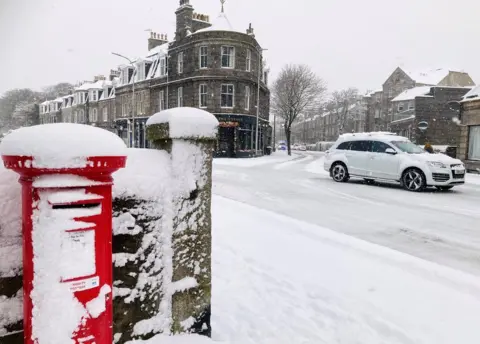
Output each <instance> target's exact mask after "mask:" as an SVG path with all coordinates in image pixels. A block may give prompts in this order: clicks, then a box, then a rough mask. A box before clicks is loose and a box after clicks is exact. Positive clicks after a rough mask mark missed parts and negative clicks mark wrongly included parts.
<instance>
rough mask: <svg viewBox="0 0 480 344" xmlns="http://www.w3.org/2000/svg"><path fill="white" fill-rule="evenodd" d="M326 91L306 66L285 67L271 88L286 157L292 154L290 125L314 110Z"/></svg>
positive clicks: (321, 82) (319, 80)
mask: <svg viewBox="0 0 480 344" xmlns="http://www.w3.org/2000/svg"><path fill="white" fill-rule="evenodd" d="M326 90H327V87H326V83H325V82H324V81H323V80H322V79H321V78H319V77H318V76H317V75H316V74H315V73H314V72H313V71H312V70H311V69H310V67H308V66H306V65H287V66H285V67H283V69H282V71H281V72H280V75H279V76H278V78H277V79H276V80H275V82H274V84H273V87H272V110H273V111H275V113H276V114H277V116H280V117H281V118H283V119H284V130H285V137H286V140H287V149H288V155H291V154H292V151H291V147H290V139H291V133H292V130H291V129H292V124H293V123H294V122H295V120H296V119H297V117H298V116H299V115H300V114H302V113H305V114H306V113H307V112H308V111H309V110H310V109H312V108H316V107H317V106H318V104H319V103H320V101H321V99H322V98H323V96H324V94H325V92H326Z"/></svg>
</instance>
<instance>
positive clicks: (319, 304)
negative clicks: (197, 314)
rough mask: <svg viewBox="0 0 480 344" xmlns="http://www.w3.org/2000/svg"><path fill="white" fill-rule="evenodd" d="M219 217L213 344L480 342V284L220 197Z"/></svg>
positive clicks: (479, 280)
mask: <svg viewBox="0 0 480 344" xmlns="http://www.w3.org/2000/svg"><path fill="white" fill-rule="evenodd" d="M213 214H214V218H213V219H214V236H213V237H214V242H213V255H214V256H213V304H212V314H213V318H212V326H213V331H214V335H213V338H214V340H221V341H227V342H229V343H242V344H247V343H257V344H263V343H268V344H291V343H315V344H316V343H329V344H333V343H335V344H336V343H342V344H343V343H345V344H347V343H348V344H353V343H358V344H365V343H368V344H376V343H379V344H380V343H388V344H397V343H402V344H414V343H415V344H423V343H431V344H441V343H445V344H447V343H448V344H452V343H462V344H466V343H472V344H473V343H478V342H480V331H479V330H478V324H479V323H480V312H478V310H479V309H480V278H477V277H474V276H471V275H468V274H466V273H463V272H460V271H455V270H453V269H450V268H446V267H443V266H440V265H437V264H434V263H430V262H427V261H424V260H421V259H418V258H415V257H412V256H410V255H406V254H403V253H400V252H396V251H394V250H391V249H388V248H385V247H382V246H379V245H375V244H371V243H368V242H365V241H362V240H358V239H355V238H353V237H351V236H347V235H344V234H340V233H337V232H335V231H332V230H330V229H326V228H322V227H319V226H317V225H313V224H309V223H306V222H303V221H299V220H295V219H292V218H289V217H286V216H283V215H279V214H275V213H273V212H270V211H266V210H262V209H258V208H256V207H252V206H250V205H246V204H243V203H240V202H237V201H232V200H229V199H226V198H223V197H220V196H216V197H214V201H213ZM159 343H160V342H159Z"/></svg>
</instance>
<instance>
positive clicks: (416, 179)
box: [402, 168, 427, 192]
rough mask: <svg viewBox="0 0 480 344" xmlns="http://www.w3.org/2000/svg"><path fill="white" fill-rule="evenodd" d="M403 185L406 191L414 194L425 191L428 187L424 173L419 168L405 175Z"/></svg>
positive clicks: (412, 169) (411, 169)
mask: <svg viewBox="0 0 480 344" xmlns="http://www.w3.org/2000/svg"><path fill="white" fill-rule="evenodd" d="M402 184H403V187H404V188H405V189H406V190H408V191H414V192H419V191H423V190H424V189H425V188H426V186H427V182H426V180H425V176H424V174H423V172H422V171H420V170H419V169H417V168H410V169H408V170H406V171H405V172H404V173H403V176H402Z"/></svg>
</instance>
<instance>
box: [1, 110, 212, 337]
mask: <svg viewBox="0 0 480 344" xmlns="http://www.w3.org/2000/svg"><path fill="white" fill-rule="evenodd" d="M185 111H187V112H185ZM166 115H167V116H165V114H163V115H160V116H158V115H157V116H154V117H152V121H150V126H149V128H148V133H149V139H150V140H151V141H152V143H153V146H155V147H156V149H148V150H147V149H142V150H140V149H130V150H129V152H128V159H127V167H126V168H125V169H122V170H120V171H118V172H117V173H115V175H114V179H115V185H114V191H113V192H114V194H113V196H114V199H113V240H112V242H113V243H112V244H113V253H114V255H113V275H114V290H113V294H114V306H113V308H114V309H113V311H114V328H113V330H114V340H115V342H116V343H126V342H128V341H131V340H137V339H149V338H151V337H153V336H154V335H157V334H166V335H168V334H178V333H199V334H204V335H209V334H210V332H211V328H210V299H211V213H210V207H211V173H212V171H211V169H212V153H213V143H214V139H215V135H216V125H218V122H216V120H215V118H214V117H213V116H212V115H210V116H211V117H213V120H212V118H209V117H208V116H206V115H205V114H201V116H200V117H199V121H197V124H193V126H192V124H191V125H190V126H189V127H188V126H187V127H186V128H185V131H184V132H182V130H181V128H182V127H181V126H180V124H182V125H184V124H187V123H188V121H187V119H188V120H189V121H190V123H195V118H193V122H192V119H191V118H190V117H191V113H190V110H189V109H186V110H184V111H183V112H182V111H180V112H176V113H175V116H172V114H171V113H167V114H166ZM202 116H203V117H202ZM172 129H173V130H172ZM171 131H173V133H172V134H173V135H171V133H170V132H171ZM182 135H184V137H185V138H182ZM171 136H174V137H173V138H172V137H171ZM87 139H88V138H87ZM17 179H18V177H17V175H16V174H15V173H13V172H11V171H8V170H5V169H4V168H3V166H2V167H1V168H0V342H1V343H5V344H14V343H22V342H23V334H22V333H21V330H22V316H23V314H22V313H23V310H22V289H21V284H22V276H21V272H22V271H21V269H22V254H21V251H22V250H21V216H20V215H21V203H20V184H19V183H18V182H17ZM2 337H3V338H2Z"/></svg>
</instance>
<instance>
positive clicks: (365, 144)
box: [350, 141, 370, 152]
mask: <svg viewBox="0 0 480 344" xmlns="http://www.w3.org/2000/svg"><path fill="white" fill-rule="evenodd" d="M350 150H352V151H359V152H368V151H369V150H370V143H369V141H352V142H351V143H350Z"/></svg>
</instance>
